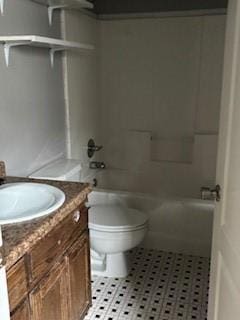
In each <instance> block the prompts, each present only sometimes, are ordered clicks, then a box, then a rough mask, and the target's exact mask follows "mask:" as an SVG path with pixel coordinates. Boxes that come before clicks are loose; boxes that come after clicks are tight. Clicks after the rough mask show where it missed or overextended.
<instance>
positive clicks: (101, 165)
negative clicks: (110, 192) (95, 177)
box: [89, 161, 106, 169]
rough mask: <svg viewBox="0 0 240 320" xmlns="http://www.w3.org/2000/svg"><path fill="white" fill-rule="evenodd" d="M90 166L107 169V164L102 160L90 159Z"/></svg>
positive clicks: (91, 167)
mask: <svg viewBox="0 0 240 320" xmlns="http://www.w3.org/2000/svg"><path fill="white" fill-rule="evenodd" d="M89 168H90V169H105V168H106V165H105V163H104V162H102V161H90V163H89Z"/></svg>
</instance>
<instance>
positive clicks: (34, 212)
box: [0, 183, 65, 225]
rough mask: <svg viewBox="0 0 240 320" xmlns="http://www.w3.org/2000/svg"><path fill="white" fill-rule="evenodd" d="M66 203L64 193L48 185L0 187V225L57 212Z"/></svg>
mask: <svg viewBox="0 0 240 320" xmlns="http://www.w3.org/2000/svg"><path fill="white" fill-rule="evenodd" d="M64 201H65V194H64V192H62V191H61V190H60V189H58V188H55V187H53V186H50V185H47V184H41V183H10V184H4V185H2V186H0V225H3V224H8V223H17V222H23V221H28V220H32V219H35V218H39V217H42V216H45V215H47V214H49V213H51V212H53V211H55V210H57V209H58V208H59V207H60V206H61V205H62V204H63V203H64Z"/></svg>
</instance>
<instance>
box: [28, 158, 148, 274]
mask: <svg viewBox="0 0 240 320" xmlns="http://www.w3.org/2000/svg"><path fill="white" fill-rule="evenodd" d="M81 171H82V166H81V164H80V163H79V161H78V160H67V159H59V160H57V161H54V162H52V163H50V164H48V165H47V166H45V167H43V168H41V169H40V170H38V171H36V172H34V173H33V174H32V175H31V176H30V178H38V179H48V180H51V179H53V180H62V181H65V180H67V181H80V180H82V174H81ZM81 182H82V181H81ZM147 220H148V219H147V216H146V215H145V214H144V213H143V212H140V211H138V210H135V209H131V208H127V207H123V206H105V205H95V206H92V207H91V208H89V231H90V246H91V269H92V274H94V275H101V276H105V277H126V276H127V275H128V273H129V255H128V254H127V252H128V251H129V250H131V249H133V248H135V247H136V246H138V245H139V244H140V243H141V241H142V240H143V239H144V236H145V234H146V232H147Z"/></svg>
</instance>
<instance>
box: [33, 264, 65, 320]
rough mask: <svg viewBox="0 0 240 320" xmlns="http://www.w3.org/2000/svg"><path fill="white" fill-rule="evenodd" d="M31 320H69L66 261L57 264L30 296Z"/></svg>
mask: <svg viewBox="0 0 240 320" xmlns="http://www.w3.org/2000/svg"><path fill="white" fill-rule="evenodd" d="M30 305H31V309H32V320H44V319H49V320H69V310H70V307H69V270H68V263H67V259H66V258H65V259H64V260H62V262H60V263H58V264H57V265H56V266H55V267H54V268H53V269H52V270H51V271H50V272H49V274H48V275H47V276H46V277H45V278H43V279H42V280H41V282H40V284H39V285H38V287H37V288H36V289H35V290H33V292H32V293H31V294H30Z"/></svg>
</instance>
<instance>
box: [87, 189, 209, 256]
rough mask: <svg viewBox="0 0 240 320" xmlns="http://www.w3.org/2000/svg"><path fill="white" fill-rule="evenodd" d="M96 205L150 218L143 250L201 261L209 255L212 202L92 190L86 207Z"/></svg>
mask: <svg viewBox="0 0 240 320" xmlns="http://www.w3.org/2000/svg"><path fill="white" fill-rule="evenodd" d="M96 204H111V205H112V204H118V205H122V206H128V207H131V208H135V209H139V210H141V211H143V212H145V213H146V214H147V215H148V216H149V231H148V234H147V236H146V238H145V241H144V243H143V244H142V246H143V247H145V248H150V249H159V250H163V251H172V252H180V253H185V254H192V255H199V256H204V257H208V256H210V254H211V240H212V221H213V210H214V203H213V202H211V201H205V200H200V199H187V198H161V197H156V196H155V197H154V196H151V195H145V194H137V193H130V192H120V191H110V190H95V191H93V192H92V193H91V194H90V195H89V205H90V206H91V205H96Z"/></svg>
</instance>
